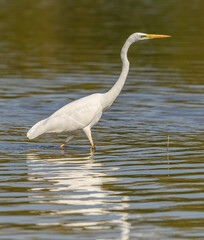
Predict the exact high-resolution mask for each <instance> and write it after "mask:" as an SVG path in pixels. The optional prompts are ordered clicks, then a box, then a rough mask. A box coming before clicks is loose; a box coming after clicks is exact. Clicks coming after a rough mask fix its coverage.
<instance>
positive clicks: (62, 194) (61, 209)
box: [27, 153, 131, 240]
mask: <svg viewBox="0 0 204 240" xmlns="http://www.w3.org/2000/svg"><path fill="white" fill-rule="evenodd" d="M27 165H28V169H29V171H28V181H29V182H30V184H29V186H31V189H30V194H31V195H32V198H33V199H35V197H36V202H37V203H38V204H43V210H44V211H46V219H45V220H44V221H40V222H39V223H38V224H39V225H41V224H42V225H44V226H45V225H48V226H50V225H51V224H52V223H53V224H56V222H58V223H59V225H61V226H62V227H63V226H64V227H66V228H67V227H69V228H71V229H73V230H76V231H77V232H78V231H79V229H80V228H82V229H83V234H84V230H87V231H89V230H90V231H93V229H95V230H97V229H98V230H101V229H102V230H103V229H104V230H107V228H110V229H111V228H112V227H113V226H114V227H116V226H117V229H118V230H117V231H118V238H117V239H118V240H127V239H129V232H130V227H131V224H130V223H129V213H128V211H126V209H128V207H129V204H128V201H129V197H128V196H123V195H121V192H118V191H112V190H108V189H107V188H104V187H103V186H104V185H106V184H107V183H108V184H111V183H112V184H114V182H116V181H117V178H115V177H114V176H108V171H110V172H115V171H116V170H118V169H117V168H116V167H112V166H111V167H107V166H106V167H105V168H103V165H102V164H101V163H100V162H97V161H94V159H93V158H91V157H90V156H89V155H88V156H84V157H73V158H71V157H69V158H66V157H65V158H57V159H54V158H53V159H42V157H41V155H38V154H36V153H29V154H27ZM34 201H35V200H34ZM33 203H35V202H33ZM49 204H51V205H52V208H51V209H50V208H49ZM55 206H56V208H55ZM114 210H115V212H114ZM48 214H50V217H49V215H48ZM54 216H56V217H54ZM65 216H66V219H67V221H64V219H65ZM60 217H61V218H62V219H60ZM41 218H43V216H41ZM42 222H43V223H42Z"/></svg>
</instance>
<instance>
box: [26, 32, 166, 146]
mask: <svg viewBox="0 0 204 240" xmlns="http://www.w3.org/2000/svg"><path fill="white" fill-rule="evenodd" d="M164 37H169V36H167V35H156V34H146V33H134V34H132V35H130V36H129V38H128V39H127V40H126V42H125V44H124V46H123V48H122V50H121V60H122V71H121V74H120V76H119V78H118V80H117V82H116V83H115V85H114V86H113V87H112V88H111V89H110V90H109V91H108V92H106V93H103V94H100V93H95V94H91V95H89V96H87V97H84V98H81V99H78V100H76V101H73V102H71V103H69V104H67V105H65V106H64V107H62V108H60V109H59V110H58V111H56V112H55V113H53V114H52V115H51V116H50V117H48V118H46V119H43V120H41V121H39V122H38V123H36V124H35V125H34V126H33V127H32V128H31V129H30V130H29V131H28V133H27V137H28V138H29V139H33V138H36V137H38V136H40V135H42V134H44V133H62V132H67V133H68V137H67V139H66V140H65V143H66V142H68V141H69V140H70V139H71V138H72V137H73V136H74V134H76V132H77V130H83V131H84V132H85V134H86V136H87V137H88V139H89V141H90V143H91V146H92V151H94V143H93V140H92V136H91V128H92V127H93V126H94V125H95V124H96V123H97V122H98V121H99V120H100V118H101V115H102V113H103V111H105V110H106V109H107V108H108V107H110V106H111V105H112V103H113V102H114V100H115V99H116V97H117V96H118V95H119V93H120V91H121V90H122V88H123V85H124V83H125V80H126V77H127V75H128V71H129V61H128V59H127V51H128V49H129V47H130V45H131V44H132V43H134V42H137V41H140V40H145V39H152V38H164ZM65 143H64V144H65ZM64 144H62V145H61V147H63V146H64Z"/></svg>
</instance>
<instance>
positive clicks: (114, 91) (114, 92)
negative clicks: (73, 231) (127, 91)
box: [103, 37, 133, 109]
mask: <svg viewBox="0 0 204 240" xmlns="http://www.w3.org/2000/svg"><path fill="white" fill-rule="evenodd" d="M132 43H133V41H132V39H131V38H130V37H129V38H128V39H127V40H126V42H125V44H124V45H123V47H122V50H121V54H120V56H121V60H122V71H121V73H120V76H119V78H118V80H117V82H116V83H115V84H114V85H113V87H112V88H111V89H110V90H109V91H108V92H106V93H104V94H103V106H104V109H107V108H108V107H110V106H111V105H112V103H113V102H114V100H115V99H116V98H117V96H118V95H119V94H120V92H121V90H122V88H123V86H124V83H125V81H126V78H127V75H128V72H129V61H128V58H127V52H128V49H129V47H130V45H131V44H132Z"/></svg>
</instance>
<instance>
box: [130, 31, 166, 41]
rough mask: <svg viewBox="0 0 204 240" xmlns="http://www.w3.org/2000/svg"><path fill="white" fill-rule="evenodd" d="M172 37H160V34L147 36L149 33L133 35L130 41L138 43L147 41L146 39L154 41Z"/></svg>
mask: <svg viewBox="0 0 204 240" xmlns="http://www.w3.org/2000/svg"><path fill="white" fill-rule="evenodd" d="M167 37H170V36H169V35H159V34H147V33H140V32H137V33H133V34H132V35H131V36H130V37H129V39H130V41H131V42H132V43H133V42H137V41H140V40H146V39H153V38H167Z"/></svg>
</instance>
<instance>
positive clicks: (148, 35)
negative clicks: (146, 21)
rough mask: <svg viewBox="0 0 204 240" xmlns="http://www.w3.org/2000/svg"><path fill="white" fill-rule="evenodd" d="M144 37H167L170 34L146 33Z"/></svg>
mask: <svg viewBox="0 0 204 240" xmlns="http://www.w3.org/2000/svg"><path fill="white" fill-rule="evenodd" d="M146 37H148V38H167V37H171V36H170V35H159V34H147V35H146Z"/></svg>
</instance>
